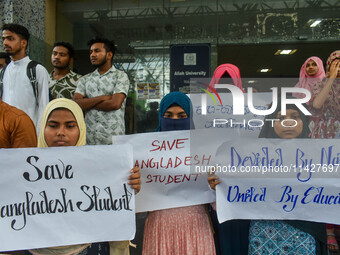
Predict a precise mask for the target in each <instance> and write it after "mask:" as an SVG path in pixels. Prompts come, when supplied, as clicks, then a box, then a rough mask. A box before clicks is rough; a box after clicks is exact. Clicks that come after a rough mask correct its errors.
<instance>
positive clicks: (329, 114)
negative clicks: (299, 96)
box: [310, 50, 340, 138]
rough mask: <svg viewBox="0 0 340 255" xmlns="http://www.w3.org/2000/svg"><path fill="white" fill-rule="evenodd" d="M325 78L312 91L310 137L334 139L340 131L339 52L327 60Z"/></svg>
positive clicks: (332, 54) (333, 53) (335, 52)
mask: <svg viewBox="0 0 340 255" xmlns="http://www.w3.org/2000/svg"><path fill="white" fill-rule="evenodd" d="M326 71H327V77H326V78H325V79H324V80H323V81H321V82H318V83H317V84H316V85H315V86H314V89H313V92H312V99H311V101H310V106H311V111H312V116H311V123H310V128H311V131H312V132H311V137H312V138H334V137H335V136H336V135H337V134H338V132H339V131H340V79H339V78H340V51H339V50H338V51H334V52H332V53H331V55H330V56H329V57H328V60H327V66H326Z"/></svg>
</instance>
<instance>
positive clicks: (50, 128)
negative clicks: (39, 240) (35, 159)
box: [28, 98, 141, 255]
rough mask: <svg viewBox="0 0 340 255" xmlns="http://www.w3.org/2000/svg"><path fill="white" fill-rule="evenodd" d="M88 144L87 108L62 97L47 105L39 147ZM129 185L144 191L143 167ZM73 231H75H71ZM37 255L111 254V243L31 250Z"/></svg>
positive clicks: (136, 171)
mask: <svg viewBox="0 0 340 255" xmlns="http://www.w3.org/2000/svg"><path fill="white" fill-rule="evenodd" d="M85 144H86V126H85V122H84V117H83V111H82V110H81V108H80V107H79V105H78V104H77V103H75V102H74V101H72V100H69V99H65V98H59V99H55V100H52V101H51V102H50V103H48V104H47V106H46V108H45V111H44V113H43V118H42V121H41V126H40V132H39V138H38V147H40V148H46V147H56V146H82V145H85ZM129 180H130V181H129V182H128V184H130V185H131V187H132V188H133V189H134V190H135V192H138V191H139V190H140V183H141V182H140V173H139V168H138V167H137V168H133V169H132V170H131V175H130V176H129ZM68 234H72V233H68ZM28 253H29V254H34V255H77V254H81V255H109V244H108V243H107V242H105V243H104V242H103V243H92V244H90V243H88V244H78V245H69V246H59V247H49V248H41V249H34V250H29V251H28Z"/></svg>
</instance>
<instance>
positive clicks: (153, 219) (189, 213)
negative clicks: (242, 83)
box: [143, 92, 216, 255]
mask: <svg viewBox="0 0 340 255" xmlns="http://www.w3.org/2000/svg"><path fill="white" fill-rule="evenodd" d="M191 109H192V107H191V101H190V99H189V97H188V96H186V95H185V94H183V93H181V92H172V93H170V94H168V95H166V96H165V97H164V98H163V99H162V101H161V104H160V110H159V126H158V131H161V132H164V131H173V130H189V129H190V128H193V123H192V114H191ZM143 254H147V255H170V254H186V255H205V254H209V255H215V254H216V253H215V245H214V239H213V234H212V229H211V227H210V222H209V217H208V214H207V211H206V207H205V205H194V206H187V207H179V208H170V209H165V210H158V211H153V212H149V214H148V217H147V219H146V222H145V229H144V240H143Z"/></svg>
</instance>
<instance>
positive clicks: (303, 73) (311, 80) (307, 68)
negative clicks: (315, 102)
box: [293, 56, 326, 98]
mask: <svg viewBox="0 0 340 255" xmlns="http://www.w3.org/2000/svg"><path fill="white" fill-rule="evenodd" d="M325 76H326V75H325V69H324V68H323V63H322V60H321V59H320V58H318V57H315V56H313V57H310V58H308V59H307V60H306V61H305V63H303V65H302V67H301V69H300V78H299V82H298V83H297V84H296V85H295V87H296V88H303V89H307V90H309V92H310V93H311V94H312V91H313V89H314V86H315V84H316V83H318V82H320V81H322V79H323V78H325ZM293 96H294V97H296V98H303V97H304V96H305V95H304V94H302V93H293Z"/></svg>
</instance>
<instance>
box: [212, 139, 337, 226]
mask: <svg viewBox="0 0 340 255" xmlns="http://www.w3.org/2000/svg"><path fill="white" fill-rule="evenodd" d="M339 155H340V145H339V144H338V143H337V140H334V139H322V140H321V139H320V140H318V139H294V140H291V139H289V140H281V139H250V138H248V139H237V140H233V141H231V142H227V143H225V144H223V145H222V146H221V147H220V148H219V150H218V153H217V157H216V161H217V162H218V163H217V165H218V166H219V167H220V168H219V169H222V168H223V166H227V167H225V168H224V170H220V171H218V172H217V173H216V175H217V176H218V177H219V178H220V179H221V180H222V183H221V184H220V185H217V192H216V202H217V204H216V207H217V214H218V219H219V221H220V222H224V221H227V220H232V219H291V220H307V221H316V222H327V223H333V224H340V218H339V213H340V179H339V177H340V166H339V163H340V156H339Z"/></svg>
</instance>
